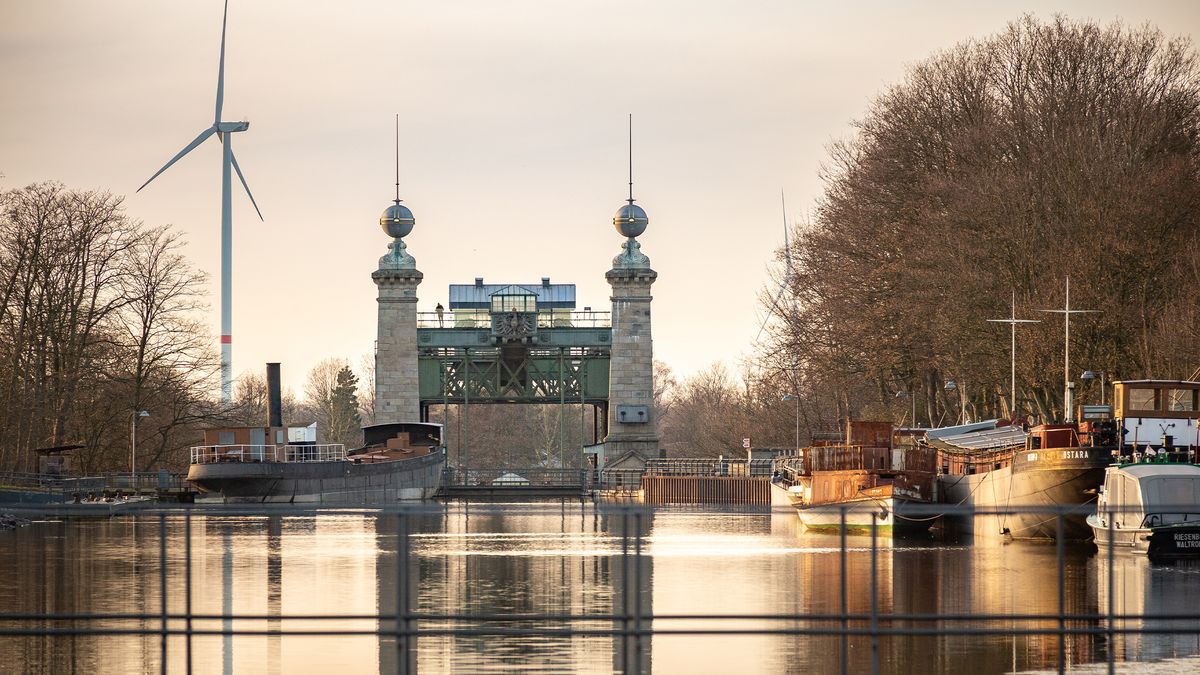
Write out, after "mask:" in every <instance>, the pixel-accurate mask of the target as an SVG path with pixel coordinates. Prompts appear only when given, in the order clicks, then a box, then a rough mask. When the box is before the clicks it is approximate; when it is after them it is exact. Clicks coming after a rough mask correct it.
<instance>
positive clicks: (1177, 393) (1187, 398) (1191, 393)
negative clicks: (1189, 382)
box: [1167, 389, 1196, 412]
mask: <svg viewBox="0 0 1200 675" xmlns="http://www.w3.org/2000/svg"><path fill="white" fill-rule="evenodd" d="M1195 409H1196V390H1195V389H1168V390H1167V410H1170V411H1174V412H1191V411H1193V410H1195Z"/></svg>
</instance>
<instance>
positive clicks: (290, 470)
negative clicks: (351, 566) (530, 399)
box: [187, 364, 446, 504]
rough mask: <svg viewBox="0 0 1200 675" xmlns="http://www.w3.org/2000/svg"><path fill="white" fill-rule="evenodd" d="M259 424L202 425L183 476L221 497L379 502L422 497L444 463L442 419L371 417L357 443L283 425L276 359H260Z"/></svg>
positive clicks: (435, 485)
mask: <svg viewBox="0 0 1200 675" xmlns="http://www.w3.org/2000/svg"><path fill="white" fill-rule="evenodd" d="M267 408H268V411H267V424H266V426H263V427H226V428H219V429H208V430H206V431H205V432H204V445H202V446H198V447H194V448H192V451H191V463H190V465H189V466H188V474H187V480H188V481H189V482H190V483H191V484H192V485H194V486H196V488H198V489H199V490H200V491H201V492H203V493H205V494H206V495H207V497H208V498H209V499H217V500H220V501H225V502H295V503H319V504H380V503H387V502H392V501H397V500H412V499H429V498H431V497H433V495H434V493H436V492H437V490H438V488H439V487H440V486H441V479H442V472H443V470H444V469H445V466H446V448H445V446H443V445H442V425H440V424H428V423H401V424H376V425H372V426H368V427H364V428H363V445H362V447H359V448H357V449H354V450H350V451H347V450H346V447H345V446H344V445H342V444H324V445H318V444H317V442H316V441H317V436H316V425H310V426H306V427H290V428H289V427H284V426H283V423H282V417H283V415H282V405H281V401H280V387H279V365H278V364H268V365H267Z"/></svg>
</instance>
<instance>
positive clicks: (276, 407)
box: [267, 363, 283, 427]
mask: <svg viewBox="0 0 1200 675" xmlns="http://www.w3.org/2000/svg"><path fill="white" fill-rule="evenodd" d="M267 426H269V427H281V426H283V400H282V398H281V396H280V393H279V364H278V363H268V364H267Z"/></svg>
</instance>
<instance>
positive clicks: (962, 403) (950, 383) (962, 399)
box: [942, 380, 967, 424]
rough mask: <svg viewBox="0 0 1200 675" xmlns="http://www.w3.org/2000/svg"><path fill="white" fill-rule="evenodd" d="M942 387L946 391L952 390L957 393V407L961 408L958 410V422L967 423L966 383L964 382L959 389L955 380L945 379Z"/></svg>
mask: <svg viewBox="0 0 1200 675" xmlns="http://www.w3.org/2000/svg"><path fill="white" fill-rule="evenodd" d="M942 388H943V389H945V390H946V391H953V392H957V393H958V407H959V408H960V409H961V410H960V411H959V416H958V423H959V424H966V423H967V385H966V384H965V383H964V384H963V388H962V390H961V391H960V390H959V388H958V383H957V382H955V381H954V380H946V384H945V385H943V386H942Z"/></svg>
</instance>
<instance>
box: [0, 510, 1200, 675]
mask: <svg viewBox="0 0 1200 675" xmlns="http://www.w3.org/2000/svg"><path fill="white" fill-rule="evenodd" d="M398 525H399V522H398V520H397V518H396V516H376V515H369V514H354V513H341V514H331V515H322V516H318V517H313V516H310V515H309V516H279V515H272V516H265V517H243V516H221V515H212V514H211V512H210V513H209V514H206V515H196V516H195V517H194V518H193V520H192V547H193V558H192V578H193V594H192V602H193V611H194V612H197V613H209V614H221V613H222V612H223V611H230V610H231V611H233V612H235V613H241V614H255V615H263V616H268V617H274V616H278V615H295V614H337V615H356V614H357V615H364V614H365V615H375V614H380V613H381V614H384V615H391V614H392V613H394V612H395V604H394V598H395V594H396V589H397V584H398V581H399V575H400V572H401V570H400V568H399V566H398V564H397V563H398V553H397V548H398V541H399V539H398V537H397V531H398ZM640 527H641V531H642V532H643V534H644V538H643V540H642V546H641V552H642V555H643V560H642V564H641V566H640V569H639V568H638V566H636V565H634V564H633V563H632V561H628V562H627V564H624V565H623V564H622V558H621V554H622V552H623V551H624V550H626V549H628V550H629V552H630V553H632V552H633V551H634V546H635V545H634V543H633V541H632V540H626V539H623V538H622V536H621V535H622V528H623V521H622V517H621V514H620V512H619V511H615V510H609V509H605V508H603V507H600V508H596V507H592V506H590V505H589V506H580V505H579V504H578V503H573V504H559V503H548V504H541V505H528V504H524V505H480V504H472V505H469V506H468V505H464V504H461V503H455V504H451V505H448V506H445V507H443V508H440V509H438V508H434V509H431V510H426V511H422V512H421V514H420V515H418V516H414V518H413V520H411V521H410V531H411V533H412V537H411V539H410V543H411V548H412V556H413V560H414V561H415V563H416V565H417V567H418V568H419V572H418V573H417V574H419V576H412V577H410V578H411V579H412V581H413V583H414V585H415V588H416V589H417V601H416V603H415V604H416V606H417V608H418V611H419V612H421V613H424V614H453V613H467V614H506V613H521V614H571V615H604V614H608V615H611V614H614V613H621V612H622V611H623V609H624V607H625V605H624V603H625V601H626V599H628V600H629V602H631V603H634V602H639V601H640V602H641V603H642V611H643V612H645V613H653V614H655V615H659V616H662V615H669V614H671V615H695V614H705V615H739V614H767V615H779V614H786V615H795V614H803V613H836V612H838V611H839V610H840V607H841V601H842V595H841V590H840V585H839V579H840V568H841V560H842V556H841V552H840V549H839V546H838V545H839V537H837V536H831V535H807V534H802V533H800V532H799V531H798V529H799V528H798V524H797V523H796V521H795V516H794V514H792V513H787V512H780V513H776V514H774V515H772V514H768V513H751V512H722V511H715V510H703V511H702V510H697V509H685V508H659V509H656V510H654V511H649V512H646V513H645V514H644V515H643V516H642V517H641V522H640ZM158 532H159V524H158V520H157V518H156V517H152V516H144V517H138V518H133V517H125V518H116V519H112V520H80V521H70V522H62V521H43V522H37V523H34V524H33V525H31V526H29V527H26V528H22V529H19V530H16V531H13V532H6V533H0V569H2V570H4V571H5V573H4V575H3V577H2V578H0V608H3V609H2V610H0V611H4V612H17V611H29V612H43V613H51V612H57V613H75V612H120V613H131V612H144V613H147V614H156V613H157V612H159V611H160V604H159V583H160V582H159V566H158V554H159V539H158ZM167 537H168V539H167V541H168V552H169V560H168V580H169V582H168V596H169V609H170V610H171V611H172V612H182V611H183V610H184V604H183V603H184V601H185V586H184V583H183V580H184V576H183V570H184V520H183V519H182V518H181V517H175V516H172V517H170V518H168V520H167ZM847 543H848V552H847V555H846V563H847V568H848V570H849V575H848V578H849V584H848V586H847V594H846V597H847V603H848V608H849V611H851V612H868V611H869V610H870V607H871V596H870V567H869V565H870V561H871V548H870V539H869V538H864V537H850V538H849V539H848V540H847ZM875 556H876V559H877V563H878V599H877V603H878V608H879V611H880V613H881V614H885V615H886V614H890V613H927V614H953V613H961V612H989V613H1005V614H1010V613H1055V612H1057V611H1058V604H1057V603H1058V586H1057V584H1058V574H1057V568H1056V551H1055V547H1054V546H1052V545H1050V546H1048V545H1038V544H1010V545H986V546H985V545H981V546H963V545H952V546H951V545H937V544H934V543H931V542H917V543H897V544H895V545H893V544H891V542H887V541H880V542H879V549H878V550H877V551H876V553H875ZM1113 577H1114V581H1115V584H1114V589H1115V590H1114V592H1113V594H1112V601H1113V605H1114V609H1115V611H1116V612H1118V613H1134V614H1139V613H1153V612H1160V613H1161V612H1194V611H1195V608H1196V607H1200V568H1198V567H1196V566H1193V565H1188V564H1184V565H1174V566H1152V565H1150V564H1149V562H1148V561H1147V560H1146V559H1145V558H1144V557H1133V556H1128V555H1125V556H1118V558H1117V561H1116V565H1115V566H1114V568H1113ZM1107 578H1108V564H1107V561H1106V560H1105V559H1103V556H1097V555H1096V554H1095V552H1094V549H1093V548H1091V547H1089V546H1069V547H1067V550H1066V567H1065V580H1066V586H1065V597H1066V610H1067V611H1068V612H1071V613H1100V614H1102V613H1104V612H1105V611H1106V610H1107V607H1108V603H1109V593H1108V590H1107V588H1106V586H1105V584H1106V580H1107ZM623 580H625V581H624V582H623ZM625 588H628V589H629V591H630V595H629V596H628V598H627V597H626V596H625V595H623V589H625ZM635 588H637V589H638V590H639V592H637V593H634V592H633V589H635ZM638 598H640V600H639V599H638ZM1159 623H1160V624H1162V622H1161V621H1160V622H1159ZM21 625H26V626H29V625H32V624H31V623H30V622H25V623H24V624H21ZM104 625H107V626H125V627H130V626H133V625H135V624H133V623H131V622H126V623H119V622H116V621H108V622H106V623H105V624H104ZM145 625H146V626H149V627H157V625H158V623H157V621H155V620H150V621H147V622H146V623H145ZM179 625H180V626H181V627H182V623H180V624H179ZM479 625H481V624H479V623H478V622H461V621H460V622H458V623H454V622H451V621H446V620H426V621H422V622H421V624H420V628H421V629H438V628H454V627H459V628H462V627H477V626H479ZM521 625H524V626H539V627H545V628H556V629H557V628H563V627H566V623H565V622H564V621H562V620H557V621H555V622H553V624H552V625H542V624H535V623H532V622H525V623H524V624H521ZM797 625H800V624H798V623H796V622H795V620H783V621H780V620H765V619H758V620H747V619H738V620H734V619H723V620H721V619H719V620H716V621H714V620H711V619H698V618H689V619H669V620H668V619H660V620H658V621H655V622H654V624H653V628H654V629H655V630H656V631H662V630H680V629H711V628H719V629H723V630H734V629H736V630H751V631H753V630H762V629H779V628H789V627H795V626H797ZM1005 625H1008V624H1005ZM1054 625H1056V622H1055V621H1050V622H1048V623H1047V625H1043V626H1041V627H1043V628H1053V627H1054ZM61 626H69V624H61ZM194 626H195V627H196V628H200V629H221V628H222V626H228V624H225V623H223V622H222V621H221V620H207V621H199V620H198V621H195V622H194ZM10 627H11V625H10ZM570 627H572V628H574V629H576V630H577V631H578V630H583V629H589V630H606V629H609V628H611V627H612V624H611V622H605V621H595V620H591V621H577V622H575V623H573V624H570ZM234 628H236V629H238V630H258V631H264V630H277V629H279V628H283V629H318V630H320V629H330V628H340V629H352V630H362V631H374V630H376V628H377V621H375V620H372V619H349V620H338V621H336V622H333V621H328V620H325V621H300V620H288V621H280V620H279V619H274V618H268V619H256V620H243V621H238V622H236V624H234ZM1057 645H1058V641H1057V638H1056V637H1054V636H1018V637H1016V638H1015V639H1014V638H1013V637H1011V636H983V637H980V636H969V637H963V636H941V637H906V638H887V637H885V638H881V639H880V640H879V646H878V653H879V659H880V663H881V665H882V668H883V670H884V671H885V672H908V671H913V670H920V671H923V672H937V673H955V672H962V671H963V670H964V669H965V668H969V669H970V670H971V671H973V672H978V673H986V672H1005V671H1011V670H1032V669H1044V668H1048V667H1049V668H1053V666H1054V664H1055V662H1056V659H1057ZM1115 645H1116V655H1117V659H1118V660H1158V659H1167V658H1177V657H1184V656H1188V655H1193V654H1197V653H1200V640H1198V638H1197V636H1196V635H1130V636H1126V637H1120V636H1118V637H1117V638H1116V641H1115ZM186 649H187V645H186V641H185V639H184V638H183V637H182V636H180V637H172V638H170V640H169V644H168V664H169V666H170V668H169V669H170V671H171V672H184V670H185V665H186ZM1107 649H1108V647H1107V645H1106V644H1105V640H1104V637H1103V636H1096V637H1094V636H1070V637H1068V638H1067V640H1066V658H1067V662H1068V663H1069V664H1080V663H1087V662H1097V661H1101V662H1102V661H1104V660H1105V659H1106V658H1107V654H1108V651H1107ZM840 650H841V642H840V640H839V639H838V638H837V637H825V636H820V637H812V636H795V635H766V634H757V635H755V634H751V635H737V636H732V635H705V636H694V635H664V634H656V635H654V636H652V637H651V638H650V639H649V640H648V642H647V644H646V645H645V646H644V648H643V653H642V657H641V659H642V663H643V668H644V669H646V670H651V669H652V670H654V671H656V672H664V673H676V672H688V673H717V672H723V673H728V672H740V673H756V672H836V671H837V670H838V667H839V658H840V657H839V654H840ZM870 650H871V647H870V639H869V638H867V637H852V638H850V640H849V645H848V652H849V655H850V662H851V672H860V671H863V670H866V669H867V668H868V666H869V663H870ZM192 654H193V656H192V659H193V666H194V668H195V672H198V673H216V672H223V671H226V672H228V671H232V672H244V673H260V672H265V673H304V672H312V673H329V672H339V673H350V672H355V673H358V672H395V671H396V667H397V661H396V658H397V649H396V644H395V641H394V640H393V639H391V638H390V637H389V638H384V639H379V638H377V637H376V636H374V635H355V636H337V637H312V636H282V637H281V636H236V637H232V638H226V637H223V636H220V635H217V636H197V637H194V638H193V640H192ZM418 657H419V661H418V664H417V665H418V670H419V671H422V672H450V671H454V672H500V671H507V672H539V671H540V672H564V671H574V672H587V673H594V672H610V671H613V670H614V668H615V666H614V664H619V663H620V662H621V658H620V657H621V640H620V639H619V638H614V637H612V636H609V635H581V634H578V633H575V634H570V635H559V636H545V635H543V636H536V637H527V636H512V637H510V636H502V637H497V636H478V635H426V636H423V637H421V638H420V642H419V654H418ZM158 659H159V639H158V636H154V635H151V636H76V637H70V636H57V637H4V638H0V670H2V671H4V672H44V673H60V672H114V673H117V672H119V673H126V672H157V671H158V668H159V660H158ZM1169 663H1176V665H1178V663H1184V664H1189V663H1195V661H1183V662H1164V663H1162V664H1159V665H1158V666H1156V667H1162V668H1169V667H1170V666H1169Z"/></svg>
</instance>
